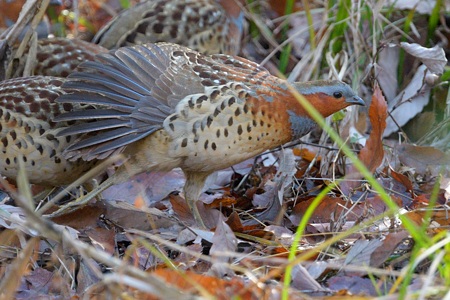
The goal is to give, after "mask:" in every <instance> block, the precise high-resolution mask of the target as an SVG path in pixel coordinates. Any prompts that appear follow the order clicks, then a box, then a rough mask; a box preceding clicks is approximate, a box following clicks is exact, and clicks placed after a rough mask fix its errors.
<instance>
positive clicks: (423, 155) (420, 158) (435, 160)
mask: <svg viewBox="0 0 450 300" xmlns="http://www.w3.org/2000/svg"><path fill="white" fill-rule="evenodd" d="M395 150H396V151H397V155H398V158H399V160H400V162H401V163H402V164H403V165H405V166H407V167H410V168H414V169H415V170H416V172H417V173H418V174H421V175H425V173H426V172H427V171H430V172H431V174H433V175H437V174H439V173H441V172H442V171H444V173H445V172H450V155H448V154H446V153H444V152H442V151H441V150H439V149H436V148H434V147H424V146H415V145H409V144H399V145H397V146H396V147H395Z"/></svg>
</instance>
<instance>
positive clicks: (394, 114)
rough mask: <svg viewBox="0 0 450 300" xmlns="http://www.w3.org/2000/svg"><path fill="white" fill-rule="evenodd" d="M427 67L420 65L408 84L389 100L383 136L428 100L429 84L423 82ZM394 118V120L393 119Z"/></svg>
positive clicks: (389, 133) (394, 129) (395, 129)
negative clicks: (388, 114)
mask: <svg viewBox="0 0 450 300" xmlns="http://www.w3.org/2000/svg"><path fill="white" fill-rule="evenodd" d="M426 75H427V68H426V67H425V66H424V65H421V66H420V67H419V68H418V69H417V70H416V72H415V74H414V77H413V79H411V81H410V82H409V84H408V86H407V87H406V88H405V89H404V90H403V91H402V92H400V93H399V94H398V95H397V97H395V99H393V100H392V101H389V103H388V110H389V111H390V117H389V118H388V119H387V124H386V130H385V131H384V134H383V136H384V137H386V136H389V135H391V134H392V133H394V132H396V131H397V130H398V129H399V128H398V127H399V126H400V127H402V126H403V125H405V124H406V123H407V122H408V121H409V120H411V119H412V118H414V117H415V116H416V115H417V114H418V113H420V112H422V110H423V108H424V107H425V105H427V104H428V102H429V100H430V92H431V86H430V85H428V84H427V83H426V82H425V77H426ZM394 120H395V121H394Z"/></svg>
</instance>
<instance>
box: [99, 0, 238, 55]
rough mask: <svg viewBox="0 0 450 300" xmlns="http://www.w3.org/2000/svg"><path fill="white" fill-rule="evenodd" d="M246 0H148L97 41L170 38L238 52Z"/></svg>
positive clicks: (113, 43)
mask: <svg viewBox="0 0 450 300" xmlns="http://www.w3.org/2000/svg"><path fill="white" fill-rule="evenodd" d="M240 1H241V2H242V0H147V1H144V2H141V3H139V4H137V5H135V6H133V7H131V8H129V9H127V10H125V11H123V12H122V13H120V14H119V15H118V16H117V17H116V18H114V19H113V20H111V21H110V22H109V23H108V24H107V25H105V26H104V28H103V29H102V30H101V31H100V32H98V33H97V35H96V36H95V37H94V40H93V42H94V43H98V44H99V45H101V46H103V47H105V48H108V49H113V48H119V47H122V46H129V45H135V44H145V43H149V42H150V43H155V42H170V43H175V44H180V45H184V46H187V47H189V48H191V49H194V50H197V51H199V52H202V53H206V54H214V53H224V54H232V55H235V54H237V53H238V52H239V50H240V44H241V39H242V35H243V31H244V27H245V24H244V23H245V20H244V13H243V11H242V10H241V7H240Z"/></svg>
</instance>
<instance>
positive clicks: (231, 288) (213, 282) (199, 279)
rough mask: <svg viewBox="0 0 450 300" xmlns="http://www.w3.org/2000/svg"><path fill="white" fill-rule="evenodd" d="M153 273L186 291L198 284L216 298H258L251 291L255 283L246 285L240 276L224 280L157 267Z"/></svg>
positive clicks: (194, 289) (192, 289)
mask: <svg viewBox="0 0 450 300" xmlns="http://www.w3.org/2000/svg"><path fill="white" fill-rule="evenodd" d="M152 274H154V275H157V276H159V277H161V278H163V279H164V280H165V281H166V282H167V283H168V284H172V285H175V286H177V287H178V288H179V289H181V290H182V291H185V292H187V293H188V292H189V293H193V292H195V291H196V290H197V288H196V285H198V286H200V287H201V288H203V289H205V290H206V291H207V292H209V293H210V294H211V295H214V296H215V299H224V300H228V299H230V298H231V297H233V298H239V297H240V298H241V299H257V298H256V297H255V294H254V293H252V292H251V290H252V288H253V289H256V288H257V287H256V286H254V285H244V283H243V282H242V281H241V280H240V279H239V278H238V277H233V278H232V279H231V280H222V279H219V278H216V277H212V276H207V275H200V274H196V273H194V272H191V271H186V272H185V273H180V272H178V271H174V270H168V269H157V270H156V271H154V272H152Z"/></svg>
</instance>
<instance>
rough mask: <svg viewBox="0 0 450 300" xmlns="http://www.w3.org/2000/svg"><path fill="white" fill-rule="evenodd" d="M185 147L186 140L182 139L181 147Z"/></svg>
mask: <svg viewBox="0 0 450 300" xmlns="http://www.w3.org/2000/svg"><path fill="white" fill-rule="evenodd" d="M186 146H187V138H184V139H183V141H182V142H181V147H183V148H184V147H186Z"/></svg>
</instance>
